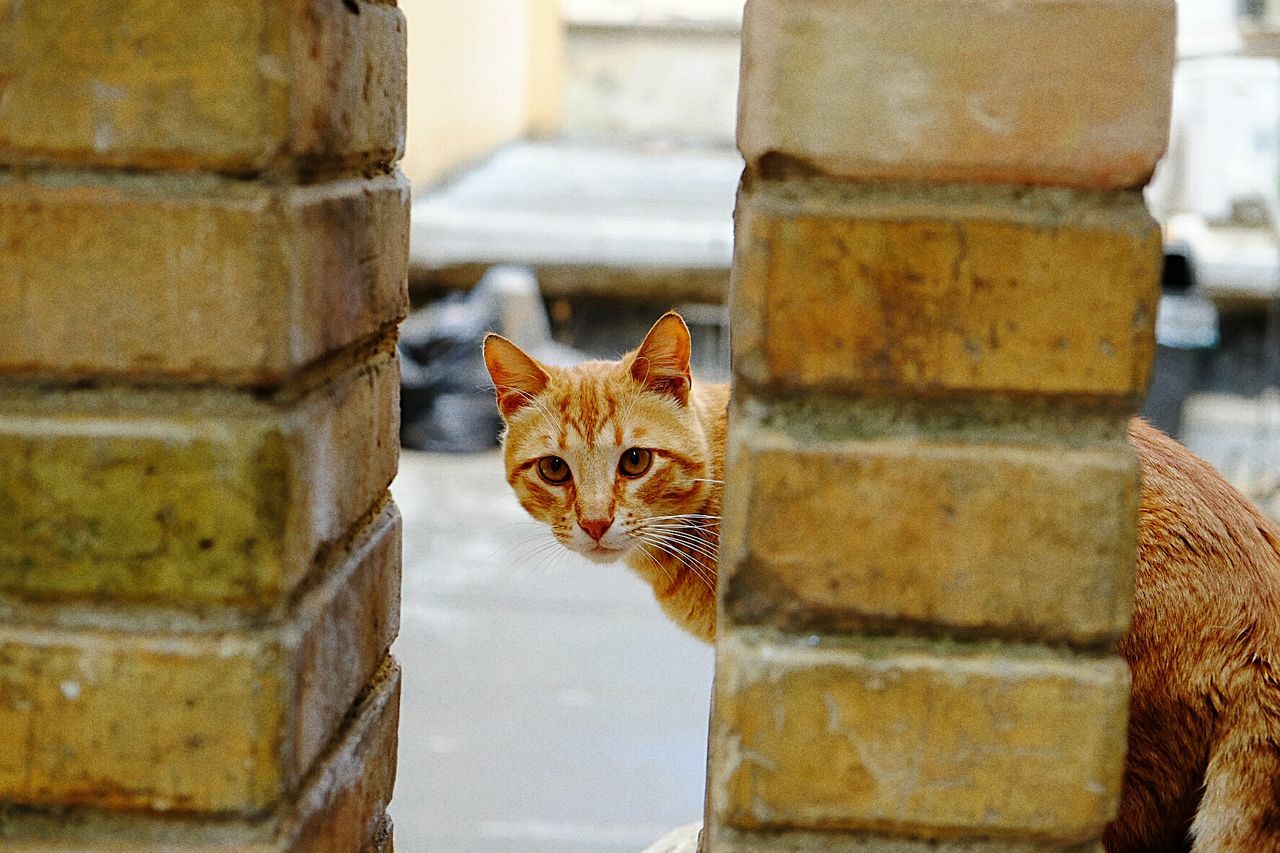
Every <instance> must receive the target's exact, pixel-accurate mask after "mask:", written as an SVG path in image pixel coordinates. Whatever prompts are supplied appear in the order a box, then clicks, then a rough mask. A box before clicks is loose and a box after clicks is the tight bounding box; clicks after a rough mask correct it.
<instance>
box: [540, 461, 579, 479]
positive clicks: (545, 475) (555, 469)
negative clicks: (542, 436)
mask: <svg viewBox="0 0 1280 853" xmlns="http://www.w3.org/2000/svg"><path fill="white" fill-rule="evenodd" d="M538 476H539V477H541V478H542V479H544V480H546V481H547V482H548V483H550V484H551V485H553V486H559V485H563V484H564V483H567V482H569V478H570V477H571V476H573V475H572V473H571V472H570V471H569V463H568V462H565V461H564V460H563V459H561V458H560V457H559V456H544V457H542V458H541V459H539V460H538Z"/></svg>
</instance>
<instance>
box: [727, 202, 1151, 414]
mask: <svg viewBox="0 0 1280 853" xmlns="http://www.w3.org/2000/svg"><path fill="white" fill-rule="evenodd" d="M1161 257H1162V248H1161V240H1160V231H1159V229H1158V228H1157V226H1156V224H1155V222H1154V221H1153V220H1152V219H1151V217H1150V215H1149V214H1148V213H1147V211H1146V209H1145V207H1144V206H1143V203H1142V198H1141V196H1140V195H1138V194H1136V193H1132V194H1130V193H1124V194H1082V193H1076V192H1073V191H1068V190H1039V191H1035V190H1031V191H1027V190H1017V189H1013V188H1009V189H993V190H984V189H969V188H934V189H925V188H919V189H895V188H883V187H880V188H878V187H842V186H839V185H833V184H829V183H818V182H799V181H795V182H771V181H759V182H749V183H748V184H747V186H746V188H745V189H744V190H743V192H742V194H741V195H740V198H739V204H738V222H737V241H736V260H735V269H734V280H733V292H734V299H733V307H734V316H733V323H734V358H735V362H734V364H735V370H736V371H737V373H738V375H739V376H741V377H742V378H743V379H745V380H746V381H747V382H748V383H749V384H752V385H755V386H769V387H776V388H803V389H811V390H812V389H829V390H836V391H844V392H856V393H860V394H873V395H875V394H878V395H893V396H914V397H940V396H948V395H952V396H954V395H961V394H973V393H1000V394H1012V395H1043V396H1055V397H1073V398H1078V399H1090V400H1092V399H1107V398H1112V399H1116V398H1118V399H1120V400H1123V401H1126V402H1128V403H1134V402H1136V401H1137V400H1138V399H1139V397H1140V395H1141V394H1142V393H1144V392H1145V390H1146V387H1147V383H1148V380H1149V377H1150V370H1151V361H1152V358H1153V355H1154V349H1155V335H1154V323H1155V310H1156V303H1157V301H1158V297H1159V274H1160V264H1161Z"/></svg>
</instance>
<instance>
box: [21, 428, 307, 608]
mask: <svg viewBox="0 0 1280 853" xmlns="http://www.w3.org/2000/svg"><path fill="white" fill-rule="evenodd" d="M26 426H27V428H26V429H23V428H22V424H21V422H20V421H19V422H18V424H17V429H13V428H12V425H11V426H10V427H5V426H0V458H4V459H6V460H8V464H6V465H5V466H0V506H8V507H10V510H9V511H8V512H6V513H3V514H0V589H4V590H5V591H8V592H12V593H19V594H27V595H30V596H32V597H36V598H59V597H67V596H80V595H84V594H90V595H106V596H109V597H111V598H112V599H121V600H131V599H150V598H164V599H168V598H175V599H186V600H190V599H197V600H201V601H208V602H225V603H245V604H248V603H252V602H253V601H254V600H255V599H256V598H258V597H259V596H260V595H261V594H263V593H269V592H271V591H273V590H275V589H277V588H278V587H279V586H280V584H281V575H282V573H283V566H282V553H281V548H282V541H283V536H284V530H285V524H286V518H285V516H286V503H287V501H288V495H289V487H288V480H289V478H288V476H287V473H288V461H287V458H286V453H285V447H284V441H283V438H282V436H281V435H280V433H279V431H278V430H276V429H274V428H272V427H270V426H268V425H266V424H262V423H256V422H253V421H247V422H244V423H241V424H236V425H234V426H231V427H230V428H229V429H228V428H227V425H225V424H223V425H216V426H215V427H212V428H209V429H201V428H199V427H196V426H194V425H193V426H191V427H190V428H185V427H174V426H173V425H169V426H166V427H165V430H164V433H165V434H160V433H159V432H157V431H156V430H154V429H151V428H150V427H151V426H152V425H150V424H146V423H138V422H133V423H131V422H129V421H118V422H98V423H94V422H86V423H84V424H82V425H81V428H82V429H83V431H82V432H69V433H67V434H63V435H50V434H48V433H47V432H45V431H44V430H42V429H41V428H40V426H41V425H40V423H39V422H38V421H37V420H35V419H33V420H31V421H29V422H27V424H26ZM46 426H47V427H49V428H53V429H56V428H57V426H59V425H54V424H48V425H46ZM218 427H221V429H220V428H218Z"/></svg>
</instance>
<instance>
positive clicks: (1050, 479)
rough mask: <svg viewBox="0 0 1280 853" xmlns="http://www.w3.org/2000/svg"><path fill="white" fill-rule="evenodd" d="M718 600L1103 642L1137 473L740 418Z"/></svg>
mask: <svg viewBox="0 0 1280 853" xmlns="http://www.w3.org/2000/svg"><path fill="white" fill-rule="evenodd" d="M731 435H732V436H733V438H732V439H731V440H732V441H733V442H734V443H735V447H734V451H733V453H732V454H730V456H731V459H732V460H733V461H732V466H731V468H730V471H729V475H728V486H727V488H729V489H732V490H734V491H735V492H738V493H739V494H740V497H739V499H738V505H740V506H742V507H743V510H742V511H741V512H739V513H737V514H733V513H728V514H726V518H725V526H724V535H723V537H722V541H721V549H720V590H721V594H722V596H723V598H722V609H723V612H724V613H725V614H726V615H727V616H728V617H729V619H730V620H732V621H734V622H740V623H765V624H775V625H778V626H780V627H787V628H791V629H794V630H808V629H824V628H825V629H837V630H844V629H863V630H872V631H878V630H884V629H885V628H886V627H890V628H894V629H903V628H905V629H907V630H912V631H923V632H926V633H929V632H935V631H942V632H944V633H951V634H960V635H966V636H979V635H995V636H1005V637H1014V638H1023V639H1045V640H1050V641H1059V642H1063V641H1065V642H1067V643H1071V644H1074V645H1079V646H1103V647H1106V646H1109V645H1110V644H1111V643H1112V642H1114V640H1115V639H1116V638H1117V637H1118V636H1119V635H1120V634H1121V633H1122V632H1123V631H1124V630H1125V629H1126V628H1127V627H1128V623H1129V611H1130V610H1131V609H1132V588H1133V583H1132V575H1133V562H1134V558H1135V554H1136V548H1137V545H1136V541H1137V523H1136V518H1137V505H1138V487H1139V471H1138V462H1137V458H1136V456H1135V454H1134V452H1133V450H1132V449H1131V448H1130V447H1129V446H1128V445H1127V444H1124V443H1118V444H1117V445H1115V446H1106V447H1094V448H1062V447H1054V446H1045V447H1033V446H1023V447H1018V446H1007V445H993V444H985V443H961V442H944V441H930V440H924V439H884V440H880V441H846V442H834V441H829V442H806V443H801V442H798V441H796V440H794V439H792V438H790V437H788V436H787V435H785V434H783V433H781V432H779V431H773V430H766V429H761V428H754V427H752V426H750V425H749V424H743V423H737V424H735V426H734V428H733V429H732V430H731Z"/></svg>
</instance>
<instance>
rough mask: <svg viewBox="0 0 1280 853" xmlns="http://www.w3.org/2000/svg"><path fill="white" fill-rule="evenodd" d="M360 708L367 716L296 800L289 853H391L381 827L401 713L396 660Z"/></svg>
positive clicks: (393, 774)
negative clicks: (374, 852) (368, 851)
mask: <svg viewBox="0 0 1280 853" xmlns="http://www.w3.org/2000/svg"><path fill="white" fill-rule="evenodd" d="M362 704H363V705H364V706H365V707H367V708H370V709H371V710H370V711H369V712H366V713H364V714H362V715H361V716H360V717H358V718H357V723H356V724H355V725H353V726H351V727H350V729H349V730H348V734H347V736H346V739H345V740H344V741H343V743H342V744H341V745H340V746H339V747H338V749H337V750H336V751H335V752H334V754H333V755H331V756H330V757H329V760H328V761H326V762H325V764H324V765H323V766H322V767H321V768H320V771H319V773H318V774H317V776H316V780H315V781H314V782H313V783H312V786H311V788H310V790H309V791H308V792H307V793H306V795H305V796H304V797H302V798H301V799H300V801H299V804H298V806H297V807H296V809H297V816H296V817H295V819H294V821H293V823H292V825H291V827H290V829H289V831H288V833H287V837H288V839H289V842H288V847H287V849H289V850H291V851H297V853H350V851H353V850H360V849H362V848H364V847H365V846H366V845H370V849H371V850H385V851H387V853H390V851H391V849H392V845H391V835H390V826H389V825H385V826H384V823H385V824H389V821H388V820H387V818H386V811H387V804H388V803H390V802H391V793H392V789H393V788H394V786H395V781H396V745H397V724H398V721H399V711H400V669H399V665H398V664H396V663H395V662H394V660H388V662H387V664H386V665H384V667H383V669H382V671H381V672H380V673H379V674H378V677H377V678H375V679H374V688H373V690H372V692H371V694H370V695H369V696H368V697H367V698H366V699H365V700H364V702H363V703H362ZM374 709H376V710H374ZM384 829H385V835H384V834H383V831H384ZM378 842H381V843H382V845H383V846H381V847H379V846H376V845H377V843H378Z"/></svg>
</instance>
